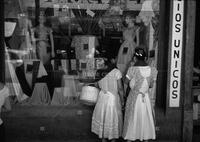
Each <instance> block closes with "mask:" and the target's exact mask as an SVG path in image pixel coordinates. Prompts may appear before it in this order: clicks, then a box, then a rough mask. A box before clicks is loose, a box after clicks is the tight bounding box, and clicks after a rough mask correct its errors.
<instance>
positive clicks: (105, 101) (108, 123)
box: [91, 69, 122, 139]
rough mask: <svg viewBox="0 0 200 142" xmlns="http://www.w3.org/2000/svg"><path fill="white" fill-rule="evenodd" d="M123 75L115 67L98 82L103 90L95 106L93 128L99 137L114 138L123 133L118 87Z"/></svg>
mask: <svg viewBox="0 0 200 142" xmlns="http://www.w3.org/2000/svg"><path fill="white" fill-rule="evenodd" d="M121 77H122V75H121V72H120V71H119V70H118V69H113V70H112V71H111V72H110V73H108V74H107V75H106V76H105V77H104V78H103V79H101V80H100V81H99V82H98V83H99V86H100V88H101V89H102V90H101V91H100V93H99V97H98V100H97V104H96V106H95V108H94V112H93V116H92V127H91V130H92V132H94V133H95V134H97V135H98V136H99V138H108V139H114V138H119V137H120V136H121V135H122V111H121V103H120V98H119V94H118V89H117V80H119V79H121ZM103 90H104V91H103Z"/></svg>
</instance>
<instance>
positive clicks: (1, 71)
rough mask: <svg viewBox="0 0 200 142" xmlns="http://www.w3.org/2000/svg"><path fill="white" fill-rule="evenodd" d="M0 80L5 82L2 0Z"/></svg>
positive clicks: (1, 7) (0, 3)
mask: <svg viewBox="0 0 200 142" xmlns="http://www.w3.org/2000/svg"><path fill="white" fill-rule="evenodd" d="M0 82H5V46H4V0H0Z"/></svg>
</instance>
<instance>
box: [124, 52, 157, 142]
mask: <svg viewBox="0 0 200 142" xmlns="http://www.w3.org/2000/svg"><path fill="white" fill-rule="evenodd" d="M145 57H146V54H145V51H144V49H143V48H136V50H135V58H136V62H135V64H134V66H131V67H129V69H128V72H127V74H126V79H125V83H127V84H129V86H130V88H131V90H130V92H129V95H128V98H127V102H126V108H125V118H124V128H123V137H124V139H125V140H128V142H131V141H135V140H140V141H148V140H149V139H155V137H156V134H155V125H154V119H153V112H152V107H151V102H150V98H149V93H148V92H149V88H151V87H153V85H154V83H155V81H156V77H157V70H156V68H154V67H150V66H148V65H147V63H146V62H145Z"/></svg>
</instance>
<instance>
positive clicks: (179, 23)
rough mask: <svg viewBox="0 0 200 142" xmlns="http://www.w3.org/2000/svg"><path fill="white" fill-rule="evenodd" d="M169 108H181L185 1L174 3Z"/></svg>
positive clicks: (179, 0)
mask: <svg viewBox="0 0 200 142" xmlns="http://www.w3.org/2000/svg"><path fill="white" fill-rule="evenodd" d="M172 18H173V19H172V41H171V66H170V87H169V88H170V92H169V93H170V94H169V97H170V98H169V107H179V106H180V87H181V64H182V48H183V44H182V42H183V20H184V0H174V1H173V17H172Z"/></svg>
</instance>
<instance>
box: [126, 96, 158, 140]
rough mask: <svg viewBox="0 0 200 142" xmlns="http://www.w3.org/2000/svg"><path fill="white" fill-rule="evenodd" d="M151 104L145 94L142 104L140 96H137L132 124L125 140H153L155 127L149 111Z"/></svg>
mask: <svg viewBox="0 0 200 142" xmlns="http://www.w3.org/2000/svg"><path fill="white" fill-rule="evenodd" d="M150 108H151V103H150V99H149V97H148V94H145V97H144V102H143V98H142V94H139V95H138V97H137V100H136V104H135V113H134V120H133V123H130V124H131V126H130V127H129V128H131V127H132V129H131V130H128V131H127V134H126V136H125V139H130V138H131V140H137V139H139V140H141V141H142V140H148V139H155V126H154V120H153V116H152V111H151V109H150Z"/></svg>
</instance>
